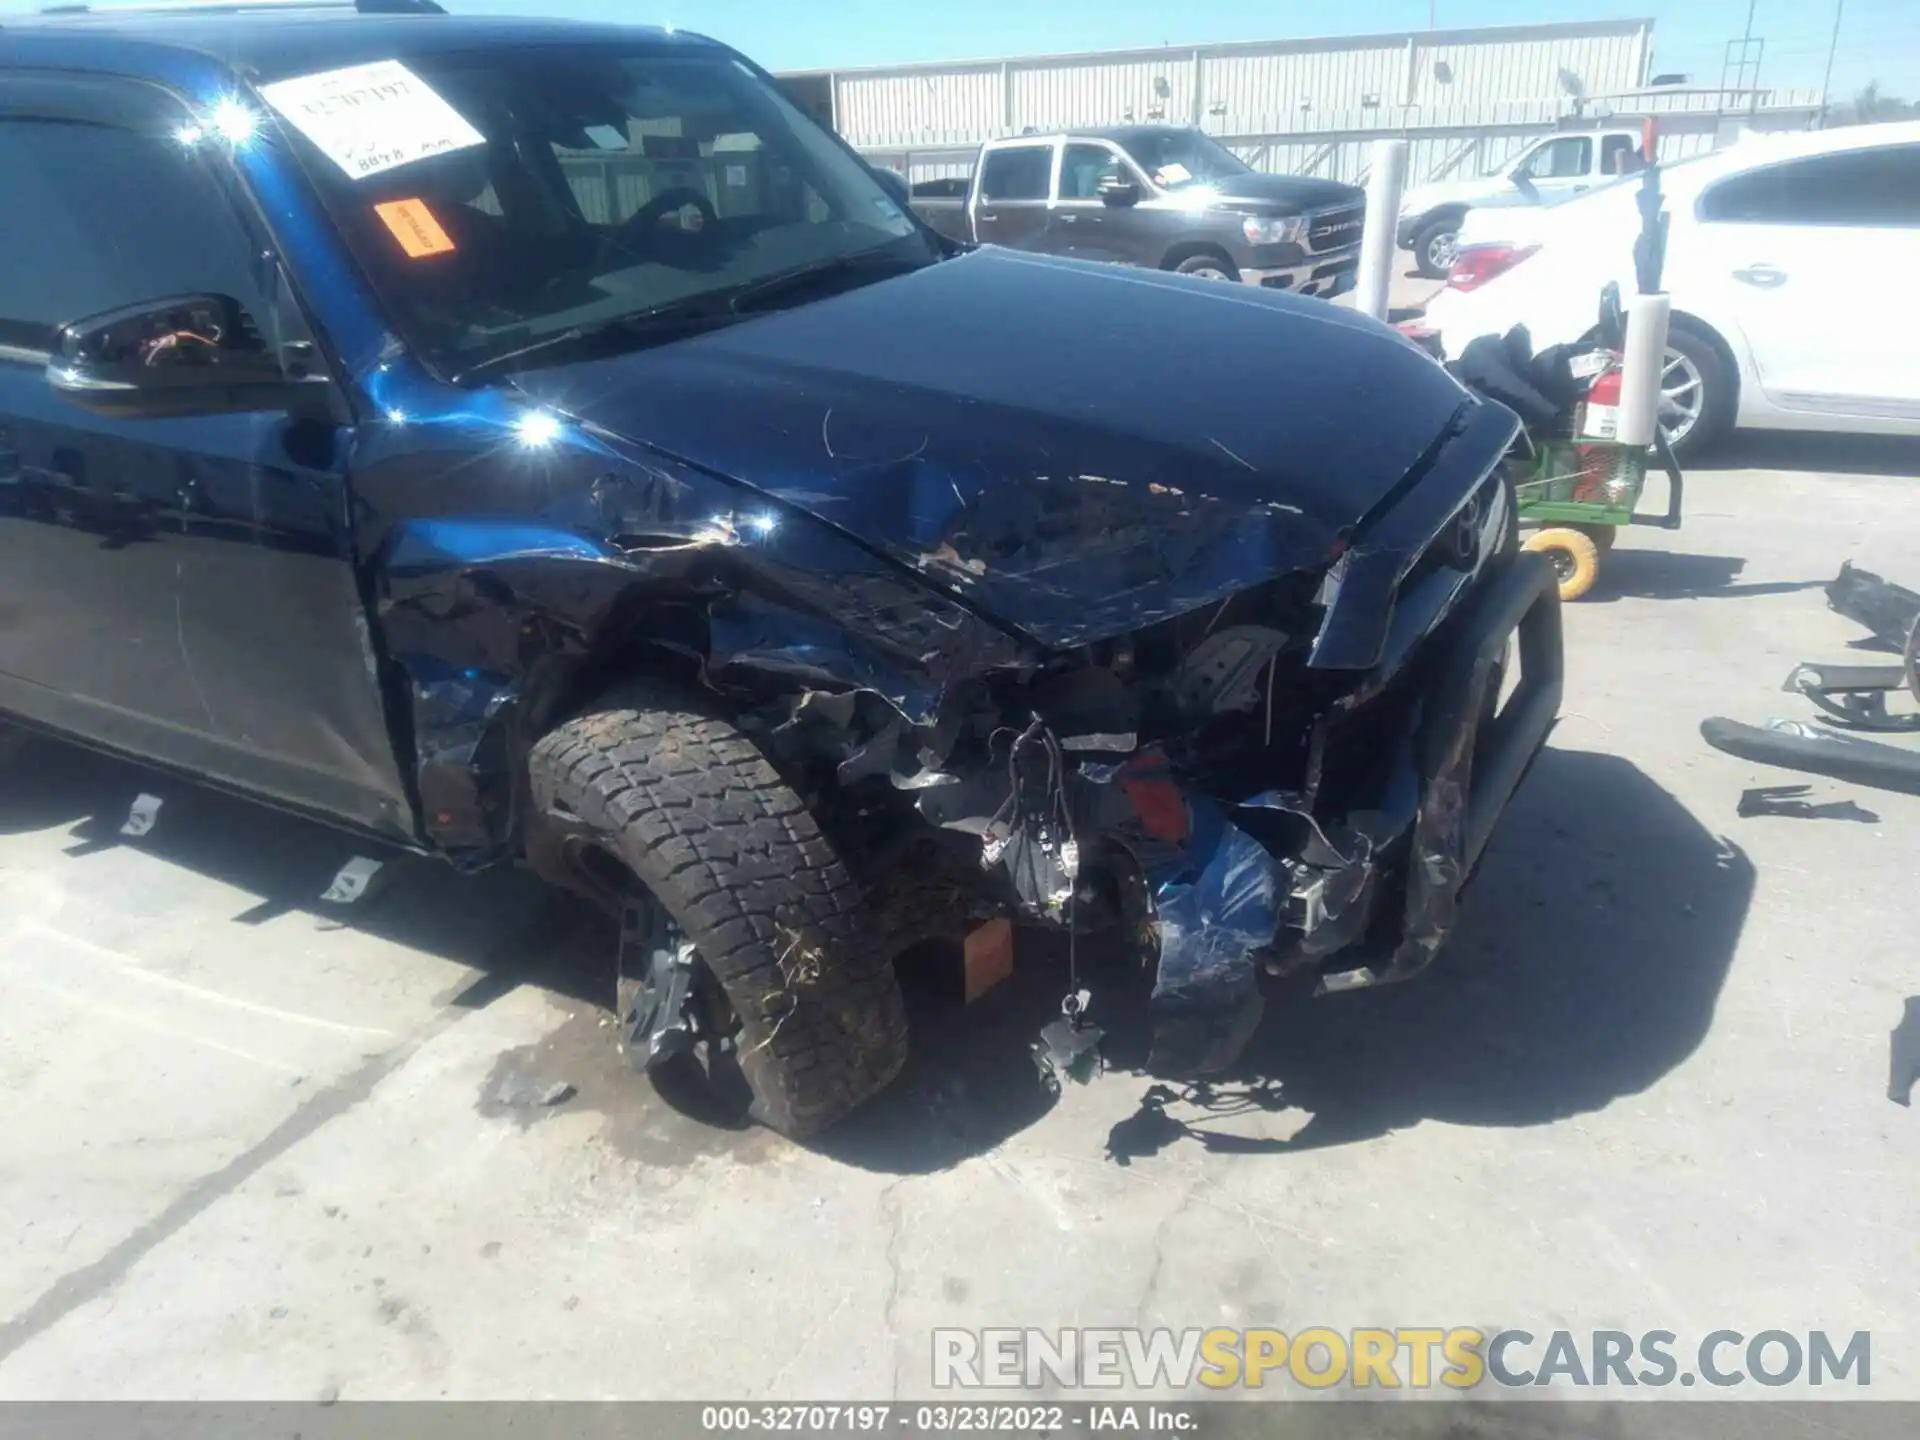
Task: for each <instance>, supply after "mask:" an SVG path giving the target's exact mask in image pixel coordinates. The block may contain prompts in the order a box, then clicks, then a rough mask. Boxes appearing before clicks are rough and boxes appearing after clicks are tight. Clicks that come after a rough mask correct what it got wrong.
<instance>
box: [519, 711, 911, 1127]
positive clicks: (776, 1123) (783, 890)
mask: <svg viewBox="0 0 1920 1440" xmlns="http://www.w3.org/2000/svg"><path fill="white" fill-rule="evenodd" d="M527 764H528V781H529V785H530V789H531V792H532V798H533V803H534V804H535V805H536V806H538V807H540V809H541V810H542V811H543V812H545V813H547V814H549V815H551V816H553V817H554V818H555V820H556V821H557V822H558V823H559V825H560V826H561V827H562V828H565V829H567V830H568V831H569V832H570V833H573V834H576V835H578V834H584V835H585V836H587V837H590V838H589V839H588V840H587V841H586V842H585V844H586V845H587V846H588V847H589V848H588V850H587V856H586V858H587V861H588V862H589V863H590V862H591V861H592V860H593V859H594V858H596V857H597V859H598V862H599V863H600V864H601V865H603V866H605V867H606V868H607V869H612V870H617V871H618V872H619V873H620V875H621V877H622V878H623V879H625V880H627V881H628V888H627V891H626V893H625V894H624V895H623V897H622V905H623V910H625V911H626V912H627V913H626V918H624V919H623V926H622V929H623V945H622V950H623V954H624V955H634V954H635V953H636V952H637V953H638V954H640V955H642V956H644V957H646V958H647V959H648V966H647V967H646V968H647V969H649V970H650V971H651V972H653V973H648V974H644V975H641V976H639V977H638V980H639V982H640V983H638V984H637V985H636V986H635V987H634V988H633V989H631V990H629V991H628V993H626V994H623V995H622V997H621V1003H622V1020H623V1021H627V1020H629V1019H632V1020H633V1021H634V1022H635V1023H634V1026H633V1028H634V1029H635V1030H638V1029H640V1028H641V1027H643V1026H645V1027H646V1028H648V1029H649V1030H651V1031H652V1032H653V1033H654V1034H661V1033H662V1032H661V1031H659V1029H658V1028H657V1027H656V1026H655V1025H654V1024H652V1023H651V1022H652V1021H654V1020H658V1021H665V1022H674V1023H673V1024H672V1025H670V1026H669V1029H670V1030H678V1031H679V1032H680V1033H679V1036H678V1038H677V1039H675V1038H673V1037H671V1036H669V1037H668V1040H669V1043H667V1044H666V1046H665V1051H666V1053H665V1054H663V1055H660V1056H652V1055H647V1056H641V1057H637V1058H640V1059H642V1060H644V1061H649V1062H651V1061H653V1060H656V1059H658V1060H662V1061H665V1062H668V1063H667V1064H666V1065H664V1066H662V1067H660V1068H661V1069H664V1070H669V1071H675V1072H678V1074H677V1077H676V1078H678V1079H681V1080H683V1079H684V1074H685V1067H684V1066H683V1065H680V1064H678V1063H677V1062H678V1061H680V1060H681V1059H683V1058H684V1056H685V1054H686V1052H687V1051H688V1050H689V1049H690V1048H692V1047H693V1046H694V1045H696V1044H699V1043H701V1042H706V1044H707V1046H708V1049H709V1052H710V1058H711V1053H712V1051H713V1050H714V1049H715V1048H716V1047H720V1046H727V1047H730V1049H731V1052H732V1057H733V1062H734V1063H737V1066H738V1070H739V1072H740V1074H741V1075H742V1076H743V1078H744V1082H745V1089H746V1090H747V1091H748V1092H750V1094H751V1097H752V1098H751V1106H750V1113H751V1115H752V1118H754V1119H757V1120H759V1121H760V1122H761V1123H763V1124H765V1125H768V1126H771V1127H772V1128H773V1129H775V1130H779V1131H781V1132H782V1133H784V1134H787V1135H792V1136H804V1135H808V1134H811V1133H813V1132H815V1131H818V1130H820V1129H822V1128H824V1127H825V1126H827V1125H830V1124H832V1123H833V1122H834V1121H835V1120H838V1119H840V1118H841V1117H842V1116H844V1115H846V1114H847V1113H848V1112H849V1111H851V1110H852V1109H854V1108H855V1107H856V1106H857V1105H859V1104H860V1103H861V1102H862V1101H863V1100H866V1099H868V1098H869V1097H870V1096H872V1095H874V1094H876V1093H878V1092H879V1091H880V1090H882V1089H884V1088H885V1087H886V1086H887V1085H888V1083H890V1082H891V1081H892V1080H893V1078H894V1077H895V1076H896V1075H897V1074H899V1072H900V1069H901V1067H902V1066H903V1065H904V1064H905V1063H906V1058H907V1022H906V1011H905V1008H904V1007H903V1005H902V1003H901V998H900V988H899V986H898V984H897V983H896V982H895V979H894V973H893V966H892V964H891V962H890V960H889V958H888V957H887V955H886V954H885V952H884V951H883V950H882V948H881V947H880V945H879V944H878V943H877V940H876V939H875V938H874V937H873V936H872V935H871V934H870V933H869V931H868V927H867V926H866V924H865V916H864V913H863V909H862V906H861V902H860V896H859V891H858V887H857V886H856V885H855V883H854V880H853V877H852V876H851V875H850V874H849V873H848V871H847V869H846V866H845V865H844V864H843V863H842V862H841V860H840V858H839V856H838V855H837V854H836V853H835V852H834V849H833V846H832V845H831V844H830V843H829V842H828V840H827V838H826V837H825V836H824V835H823V834H822V833H821V832H820V828H819V826H818V825H817V824H816V823H815V822H814V819H813V816H812V815H811V814H809V813H808V811H807V808H806V805H805V804H804V803H803V802H802V801H801V799H800V798H799V796H797V795H796V794H794V792H793V791H792V789H791V788H789V787H788V785H787V784H786V782H785V781H783V780H782V779H781V778H780V776H779V775H778V774H777V773H776V772H775V771H774V769H773V767H772V765H770V764H769V763H768V762H767V759H766V757H765V756H764V755H762V754H761V753H760V751H759V749H758V748H757V747H756V746H755V745H754V744H753V742H752V741H751V740H749V739H748V738H747V737H746V736H744V735H742V734H741V733H740V732H739V731H738V730H736V729H735V728H734V727H733V726H732V725H730V724H728V723H727V722H726V721H725V720H722V719H719V718H717V717H716V716H715V715H713V714H712V713H711V712H710V711H709V710H708V709H707V708H706V707H705V706H703V705H702V704H701V703H700V701H699V700H697V699H696V698H694V697H693V696H691V695H689V694H688V693H687V692H685V691H683V690H681V689H679V688H677V687H674V686H670V685H666V684H663V683H658V682H637V683H635V684H632V685H629V686H625V687H622V688H621V689H620V690H618V691H616V692H614V693H612V694H610V695H608V696H606V697H604V698H603V699H601V700H600V701H598V702H596V703H595V705H594V707H593V708H592V709H591V710H590V711H588V712H587V713H585V714H582V715H579V716H577V717H575V718H574V719H572V720H569V721H567V722H566V723H565V724H562V725H560V726H559V727H558V728H556V729H555V730H553V731H552V732H550V733H549V734H547V735H545V736H543V737H542V738H541V739H540V740H539V741H537V742H536V743H535V744H534V746H533V748H532V750H531V752H530V753H529V755H528V760H527ZM636 882H637V883H636ZM650 903H657V907H658V912H659V913H658V915H657V917H656V918H655V919H650V918H648V917H647V915H646V907H647V906H648V905H649V904H650ZM636 929H638V930H639V931H640V932H642V933H641V934H640V935H639V936H636V934H635V931H636ZM682 937H683V938H682ZM636 939H639V940H640V942H641V943H637V944H635V943H629V942H632V941H634V940H636ZM663 951H665V952H668V956H669V958H668V961H667V962H666V964H665V965H664V966H660V967H655V966H654V964H653V960H654V958H655V957H658V956H659V955H660V954H661V952H663ZM676 962H677V963H679V964H680V965H681V966H683V968H684V973H683V974H682V975H681V976H679V977H678V979H679V980H681V981H684V982H685V983H684V984H683V985H681V988H680V990H679V992H678V995H677V997H676V998H675V1000H674V1001H673V1002H672V1003H673V1004H674V1005H675V1006H676V1007H678V1006H679V1005H682V1004H685V1005H688V1006H691V1007H692V1015H691V1018H690V1023H688V1024H686V1025H684V1026H681V1025H679V1024H678V1023H677V1022H679V1021H680V1019H681V1018H682V1016H681V1013H680V1011H679V1010H678V1009H677V1008H676V1010H675V1013H673V1014H661V1013H659V1012H658V1007H659V1006H660V1005H661V1003H662V998H663V995H664V994H665V990H664V988H663V987H664V986H665V985H666V982H668V981H671V980H674V979H675V978H676V977H674V976H673V975H672V974H671V973H669V972H670V971H671V969H672V966H673V964H675V963H676ZM626 968H627V965H626V963H625V962H624V961H623V970H624V969H626ZM650 987H651V988H650ZM649 1006H652V1007H655V1008H654V1010H653V1011H651V1012H650V1011H649V1008H648V1007H649ZM637 1038H638V1039H639V1041H640V1042H641V1043H643V1044H644V1043H646V1042H647V1041H648V1039H649V1038H650V1037H649V1036H647V1035H640V1036H638V1037H637ZM662 1088H663V1090H664V1089H665V1086H664V1085H663V1086H662ZM669 1098H672V1097H671V1096H669Z"/></svg>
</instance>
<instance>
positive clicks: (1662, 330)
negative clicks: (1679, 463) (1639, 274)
mask: <svg viewBox="0 0 1920 1440" xmlns="http://www.w3.org/2000/svg"><path fill="white" fill-rule="evenodd" d="M1672 310H1673V306H1672V302H1671V300H1670V299H1669V298H1668V297H1667V296H1666V295H1636V296H1634V297H1633V298H1632V299H1631V300H1629V301H1628V302H1627V342H1626V351H1625V353H1624V354H1623V355H1622V356H1621V360H1620V370H1621V375H1620V426H1619V429H1618V430H1617V431H1616V432H1615V435H1616V438H1617V439H1618V440H1619V441H1620V443H1621V444H1622V445H1651V444H1653V437H1654V433H1655V432H1656V431H1657V430H1658V428H1659V425H1660V388H1661V386H1660V381H1661V376H1662V372H1663V371H1664V370H1665V369H1666V359H1667V320H1668V317H1669V316H1670V315H1671V314H1672Z"/></svg>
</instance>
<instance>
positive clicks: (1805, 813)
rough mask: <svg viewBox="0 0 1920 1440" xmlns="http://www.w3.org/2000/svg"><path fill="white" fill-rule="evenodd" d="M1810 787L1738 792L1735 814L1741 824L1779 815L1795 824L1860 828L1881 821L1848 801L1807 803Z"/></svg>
mask: <svg viewBox="0 0 1920 1440" xmlns="http://www.w3.org/2000/svg"><path fill="white" fill-rule="evenodd" d="M1812 792H1813V787H1812V786H1811V785H1758V786H1755V787H1753V788H1752V789H1749V790H1742V791H1741V792H1740V808H1739V811H1738V814H1739V816H1740V818H1741V819H1742V820H1752V819H1755V818H1756V817H1758V816H1762V815H1779V816H1785V817H1789V818H1791V819H1796V820H1857V821H1859V822H1860V823H1861V824H1863V825H1878V824H1879V823H1880V817H1879V815H1877V814H1876V813H1875V812H1873V811H1872V810H1869V809H1867V808H1866V807H1865V806H1863V805H1858V804H1855V803H1854V802H1853V801H1851V800H1828V801H1824V802H1822V803H1819V804H1815V803H1814V802H1812V801H1810V800H1807V799H1806V798H1804V797H1806V796H1807V795H1809V794H1811V793H1812Z"/></svg>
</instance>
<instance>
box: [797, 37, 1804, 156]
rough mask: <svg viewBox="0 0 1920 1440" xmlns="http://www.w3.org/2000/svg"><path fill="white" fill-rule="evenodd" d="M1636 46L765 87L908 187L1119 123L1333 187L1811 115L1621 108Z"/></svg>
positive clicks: (1477, 47)
mask: <svg viewBox="0 0 1920 1440" xmlns="http://www.w3.org/2000/svg"><path fill="white" fill-rule="evenodd" d="M1652 41H1653V22H1652V21H1651V20H1605V21H1592V22H1586V21H1575V22H1567V23H1556V24H1545V25H1522V26H1503V27H1497V28H1490V29H1477V30H1421V31H1407V32H1401V33H1397V34H1391V35H1357V36H1343V37H1332V38H1326V39H1313V40H1271V41H1254V42H1248V43H1241V44H1231V45H1201V46H1171V47H1167V48H1163V49H1157V50H1114V51H1106V52H1101V53H1094V54H1079V55H1040V56H1027V57H1021V58H1017V59H1006V60H968V61H954V62H940V63H933V64H919V65H896V66H887V67H884V68H878V69H857V70H831V71H826V70H819V71H805V72H797V73H792V74H788V75H784V76H782V77H781V78H782V80H783V81H784V82H785V83H786V84H787V86H788V88H789V90H790V91H791V92H792V93H793V94H794V95H795V96H796V98H798V99H799V100H801V102H802V103H804V104H806V105H808V106H809V107H810V108H811V109H813V111H814V112H815V113H816V114H817V115H819V116H820V118H822V119H823V120H826V121H828V122H829V123H831V124H832V125H833V126H834V128H836V129H837V130H838V131H839V132H840V133H841V134H842V135H844V136H845V137H846V138H847V140H848V141H849V142H850V143H852V144H853V145H854V146H855V147H856V148H858V149H860V150H862V151H864V152H866V153H867V154H868V155H870V156H872V157H873V158H874V159H876V160H878V161H881V162H882V163H886V164H890V165H894V166H896V167H897V168H901V169H903V170H906V171H907V172H908V173H909V174H910V175H911V177H912V178H913V179H914V180H916V181H917V180H923V179H931V178H935V177H938V176H942V175H953V174H960V173H964V172H965V170H966V167H967V163H968V161H969V159H970V152H971V150H972V149H973V147H976V146H978V145H979V144H980V143H981V142H982V141H985V140H989V139H994V138H997V137H1000V136H1006V135H1018V134H1021V133H1023V132H1025V131H1028V130H1033V131H1038V132H1043V133H1044V132H1047V131H1053V130H1060V129H1064V128H1069V127H1072V126H1079V125H1113V124H1120V123H1123V122H1126V121H1130V120H1132V121H1149V120H1164V121H1166V122H1168V123H1170V124H1179V125H1194V126H1198V127H1199V128H1201V129H1203V130H1206V131H1207V132H1208V133H1210V134H1212V135H1215V136H1217V137H1219V138H1220V139H1221V140H1222V141H1223V142H1225V143H1226V144H1228V145H1230V146H1232V147H1233V148H1234V149H1235V150H1237V151H1239V152H1240V153H1241V154H1242V155H1243V156H1244V157H1246V158H1247V160H1248V161H1249V162H1250V163H1252V164H1253V165H1255V166H1256V167H1258V168H1261V169H1267V170H1284V171H1289V172H1292V173H1298V174H1323V175H1334V176H1338V177H1340V178H1343V179H1349V180H1351V179H1358V178H1359V177H1360V172H1361V171H1362V170H1363V169H1364V166H1365V157H1366V142H1367V141H1368V140H1370V139H1372V138H1374V137H1377V136H1381V135H1404V136H1407V137H1408V138H1410V139H1411V140H1412V141H1413V142H1414V144H1413V153H1412V155H1411V157H1410V162H1411V163H1410V177H1411V178H1412V179H1415V180H1419V179H1430V178H1435V177H1437V176H1439V175H1443V174H1447V173H1452V172H1455V171H1460V170H1466V171H1476V170H1480V169H1485V168H1489V167H1491V166H1492V165H1495V164H1498V163H1500V162H1501V161H1502V160H1503V159H1505V158H1506V157H1507V156H1508V155H1510V154H1512V153H1514V152H1516V151H1517V150H1519V149H1520V147H1521V146H1522V145H1524V144H1525V143H1526V142H1527V141H1528V140H1529V139H1531V138H1532V137H1533V136H1535V135H1537V134H1539V133H1540V132H1541V131H1542V130H1543V129H1547V128H1551V127H1552V126H1554V125H1555V124H1559V123H1564V122H1565V121H1566V120H1567V119H1569V118H1570V117H1588V118H1594V117H1603V116H1604V115H1606V114H1607V113H1609V111H1610V109H1614V108H1618V110H1619V112H1620V113H1628V112H1629V111H1631V112H1633V113H1640V112H1643V111H1646V110H1649V109H1657V110H1661V111H1669V110H1682V111H1686V112H1687V113H1688V114H1689V115H1691V116H1693V117H1694V118H1692V119H1690V120H1689V121H1688V122H1687V125H1686V126H1683V127H1682V128H1683V129H1687V128H1691V129H1694V130H1699V131H1701V132H1702V134H1703V135H1708V136H1710V135H1711V133H1712V131H1713V129H1714V126H1715V116H1717V115H1719V114H1721V113H1723V112H1726V111H1728V110H1730V109H1738V110H1740V111H1742V112H1747V113H1748V114H1749V115H1750V117H1751V118H1754V119H1756V120H1758V121H1759V123H1760V124H1761V125H1762V127H1763V128H1768V127H1769V126H1771V125H1772V124H1773V123H1775V122H1782V123H1790V124H1791V125H1792V126H1793V128H1801V127H1803V126H1804V125H1805V124H1806V123H1808V122H1809V120H1810V118H1811V113H1812V112H1813V111H1817V108H1818V102H1817V100H1816V99H1814V98H1813V97H1811V96H1807V97H1800V96H1793V97H1786V99H1787V100H1788V101H1791V102H1792V103H1791V106H1790V107H1789V108H1792V109H1793V111H1794V113H1793V115H1792V116H1791V117H1782V116H1778V115H1775V114H1774V112H1775V111H1777V110H1780V109H1781V108H1782V105H1783V104H1784V103H1785V102H1784V101H1783V100H1782V98H1781V97H1777V96H1772V95H1766V96H1762V95H1759V94H1754V93H1752V92H1743V94H1742V96H1740V97H1729V96H1727V95H1722V94H1720V93H1719V92H1712V98H1711V99H1710V100H1708V101H1706V102H1705V103H1704V104H1696V103H1693V102H1691V101H1690V102H1684V103H1679V104H1676V103H1675V99H1676V98H1677V97H1672V96H1670V95H1668V94H1666V93H1664V92H1659V93H1655V94H1654V95H1653V96H1652V97H1651V98H1649V97H1647V96H1646V95H1645V94H1636V93H1635V92H1642V91H1643V87H1645V86H1646V83H1647V79H1648V66H1649V63H1650V60H1651V56H1652ZM1621 102H1625V103H1621ZM1762 111H1764V112H1766V118H1764V119H1762V118H1761V112H1762ZM1802 111H1806V112H1807V113H1805V114H1802V113H1801V112H1802ZM1675 138H1676V139H1678V138H1679V137H1678V136H1676V137H1675ZM1680 148H1697V147H1694V146H1683V147H1680Z"/></svg>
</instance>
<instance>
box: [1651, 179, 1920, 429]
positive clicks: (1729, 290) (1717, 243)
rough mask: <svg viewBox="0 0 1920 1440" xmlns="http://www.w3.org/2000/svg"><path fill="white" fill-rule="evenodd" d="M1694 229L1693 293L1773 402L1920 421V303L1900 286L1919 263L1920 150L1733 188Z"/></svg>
mask: <svg viewBox="0 0 1920 1440" xmlns="http://www.w3.org/2000/svg"><path fill="white" fill-rule="evenodd" d="M1699 215H1700V222H1701V223H1700V225H1699V228H1698V230H1697V231H1696V234H1697V235H1698V237H1699V243H1698V245H1697V246H1695V247H1691V248H1690V250H1689V253H1688V256H1687V260H1686V273H1685V275H1684V279H1685V282H1686V283H1687V285H1688V286H1689V287H1690V290H1691V288H1692V287H1694V286H1698V287H1699V289H1700V291H1701V293H1704V294H1707V295H1710V296H1712V297H1713V301H1714V303H1715V305H1716V307H1717V308H1718V309H1719V310H1720V312H1721V313H1724V314H1727V315H1730V316H1732V317H1733V320H1734V322H1735V324H1736V326H1737V327H1738V330H1739V333H1740V335H1741V337H1742V338H1743V339H1744V340H1745V342H1746V345H1747V349H1748V353H1749V355H1750V356H1751V357H1752V360H1753V368H1754V370H1755V372H1756V373H1757V374H1758V376H1759V379H1760V387H1761V389H1762V390H1763V391H1764V392H1765V394H1766V397H1767V399H1768V400H1769V401H1771V402H1772V403H1773V404H1774V405H1776V406H1778V407H1779V408H1781V409H1783V410H1793V411H1801V412H1806V413H1816V414H1827V415H1832V416H1851V417H1855V418H1858V419H1863V420H1873V419H1920V345H1916V342H1915V336H1916V334H1920V291H1916V290H1915V288H1914V287H1913V286H1912V285H1908V284H1904V283H1901V282H1900V281H1898V280H1897V279H1892V278H1891V277H1897V276H1901V275H1904V274H1906V273H1907V272H1908V271H1910V270H1911V269H1912V268H1913V262H1914V260H1915V259H1916V257H1920V145H1913V144H1908V145H1887V146H1881V147H1878V148H1875V149H1869V150H1846V151H1840V152H1838V153H1835V154H1831V155H1813V156H1808V157H1806V158H1805V159H1801V160H1793V161H1788V162H1785V163H1783V164H1779V165H1769V166H1766V167H1764V168H1762V169H1758V170H1751V171H1748V172H1746V173H1744V174H1740V175H1733V176H1729V177H1728V178H1727V179H1725V180H1722V181H1721V182H1720V183H1719V184H1717V185H1715V186H1713V187H1712V188H1711V189H1709V190H1708V191H1707V192H1706V193H1705V194H1704V195H1702V196H1701V199H1700V210H1699ZM1678 279H1679V277H1676V281H1675V288H1676V290H1677V289H1678Z"/></svg>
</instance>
